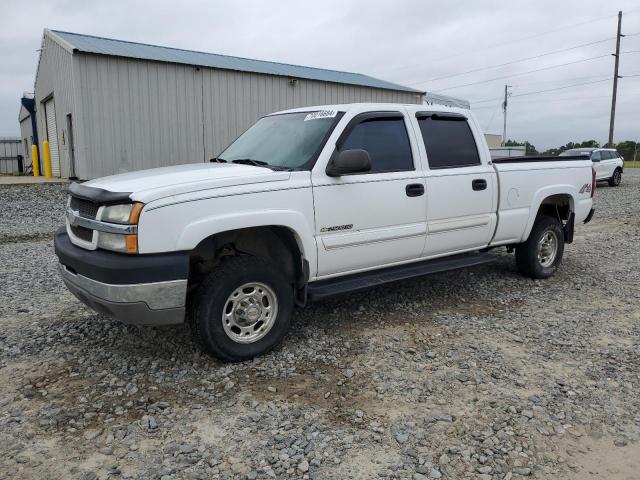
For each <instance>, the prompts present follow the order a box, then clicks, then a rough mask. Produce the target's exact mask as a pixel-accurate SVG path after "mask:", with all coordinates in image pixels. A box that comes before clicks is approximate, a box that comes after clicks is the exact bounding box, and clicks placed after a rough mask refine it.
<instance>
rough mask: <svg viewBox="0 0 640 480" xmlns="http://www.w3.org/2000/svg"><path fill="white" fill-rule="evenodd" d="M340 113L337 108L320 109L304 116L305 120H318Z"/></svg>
mask: <svg viewBox="0 0 640 480" xmlns="http://www.w3.org/2000/svg"><path fill="white" fill-rule="evenodd" d="M337 114H338V112H337V110H320V111H318V112H313V113H310V114H309V115H307V116H306V117H304V121H305V122H306V121H308V120H318V119H320V118H334V117H335V116H336V115H337Z"/></svg>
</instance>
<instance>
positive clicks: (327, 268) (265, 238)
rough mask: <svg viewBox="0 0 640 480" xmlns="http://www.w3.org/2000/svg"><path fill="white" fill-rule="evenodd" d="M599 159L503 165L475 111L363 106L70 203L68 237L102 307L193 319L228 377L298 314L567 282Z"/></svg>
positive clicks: (97, 188)
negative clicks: (435, 284)
mask: <svg viewBox="0 0 640 480" xmlns="http://www.w3.org/2000/svg"><path fill="white" fill-rule="evenodd" d="M594 188H595V178H594V173H593V169H592V163H591V160H589V159H588V158H585V157H563V158H557V157H553V158H549V157H539V158H508V159H502V160H493V161H492V160H491V157H490V155H489V150H488V148H487V145H486V143H485V140H484V136H483V134H482V132H481V130H480V128H479V126H478V123H477V121H476V120H475V118H474V117H473V115H472V114H471V113H470V112H469V111H467V110H459V109H454V108H444V107H434V106H427V105H395V104H350V105H330V106H320V107H309V108H301V109H295V110H288V111H284V112H278V113H274V114H272V115H268V116H265V117H263V118H261V119H260V120H258V121H257V123H256V124H255V125H253V126H252V127H251V128H250V129H249V130H247V131H246V132H245V133H244V134H242V135H241V136H240V137H239V138H238V139H237V140H236V141H235V142H233V143H232V144H231V145H230V146H229V147H228V148H227V149H226V150H225V151H224V152H222V153H221V154H220V155H219V157H217V158H215V159H212V160H211V162H210V163H205V164H190V165H181V166H174V167H166V168H157V169H153V170H147V171H140V172H134V173H125V174H121V175H115V176H111V177H106V178H101V179H97V180H92V181H89V182H86V183H82V184H79V183H75V184H72V185H71V187H70V196H69V200H68V208H67V215H66V228H64V229H61V230H60V231H59V232H58V233H57V234H56V238H55V248H56V254H57V256H58V257H59V261H60V272H61V275H62V278H63V279H64V281H65V283H66V285H67V286H68V288H69V289H70V290H71V291H72V292H73V293H74V294H75V295H76V296H77V297H78V298H79V299H80V300H81V301H82V302H84V303H85V304H86V305H88V306H90V307H91V308H93V309H94V310H96V311H97V312H100V313H104V314H107V315H110V316H113V317H115V318H118V319H120V320H122V321H124V322H128V323H137V324H144V325H163V324H173V323H181V322H184V321H188V322H189V323H190V324H191V328H192V331H193V333H194V337H195V339H196V340H197V342H198V343H200V344H201V345H202V347H203V348H204V349H205V350H206V351H207V352H209V353H210V354H212V355H214V356H216V357H218V358H220V359H222V360H225V361H240V360H246V359H250V358H252V357H254V356H256V355H260V354H262V353H264V352H266V351H268V350H269V349H271V348H273V347H274V346H275V345H276V344H278V342H280V341H281V340H282V338H283V337H284V336H285V334H286V332H287V330H288V328H289V324H290V319H291V316H292V311H293V308H294V306H296V305H298V306H303V305H305V303H306V302H308V301H309V300H318V299H321V298H325V297H328V296H331V295H335V294H340V293H346V292H353V291H356V290H361V289H364V288H367V287H370V286H375V285H380V284H383V283H386V282H391V281H394V280H399V279H406V278H411V277H416V276H420V275H425V274H429V273H434V272H441V271H445V270H452V269H458V268H462V267H468V266H473V265H478V264H481V263H485V262H488V261H491V260H492V259H493V256H492V255H491V254H489V253H487V251H488V250H490V249H492V248H494V247H500V246H503V247H507V249H508V250H509V251H512V250H515V254H516V262H517V265H518V267H519V269H520V271H521V272H522V273H524V274H525V275H528V276H530V277H533V278H544V277H548V276H550V275H552V274H553V273H554V272H555V271H556V269H557V268H558V266H559V264H560V262H561V259H562V254H563V250H564V245H565V243H571V241H572V240H573V230H574V224H575V223H576V222H588V221H589V220H590V219H591V217H592V215H593V208H592V197H593V193H594Z"/></svg>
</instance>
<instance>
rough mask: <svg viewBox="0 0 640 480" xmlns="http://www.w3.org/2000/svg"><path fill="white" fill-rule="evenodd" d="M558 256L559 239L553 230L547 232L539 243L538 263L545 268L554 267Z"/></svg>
mask: <svg viewBox="0 0 640 480" xmlns="http://www.w3.org/2000/svg"><path fill="white" fill-rule="evenodd" d="M557 255H558V237H557V236H556V233H555V232H554V231H553V230H547V231H546V232H544V233H543V234H542V238H540V241H539V242H538V262H540V265H542V266H543V267H544V268H547V267H550V266H551V265H553V262H554V261H555V259H556V256H557Z"/></svg>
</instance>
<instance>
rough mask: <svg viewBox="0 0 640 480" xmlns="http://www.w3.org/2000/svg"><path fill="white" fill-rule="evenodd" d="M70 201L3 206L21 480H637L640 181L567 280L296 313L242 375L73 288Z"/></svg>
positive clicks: (375, 296)
mask: <svg viewBox="0 0 640 480" xmlns="http://www.w3.org/2000/svg"><path fill="white" fill-rule="evenodd" d="M65 191H66V186H65V185H28V186H9V187H6V186H3V187H2V188H0V205H2V208H0V276H1V278H2V282H0V299H2V301H0V327H1V328H0V375H2V377H1V383H2V389H0V471H1V472H2V473H3V474H4V475H5V476H6V477H7V478H84V479H86V480H89V479H93V478H100V479H103V478H136V479H140V480H150V479H157V478H162V479H165V480H176V479H179V478H194V479H226V478H247V479H269V478H277V479H299V478H309V479H323V480H324V479H329V480H332V479H348V478H384V479H402V480H406V479H411V478H413V479H417V480H421V479H426V478H436V479H437V478H443V479H455V478H469V479H473V478H478V479H480V478H482V479H490V480H502V479H507V480H513V479H516V478H525V477H530V478H538V479H543V478H582V477H585V476H588V475H589V472H590V471H593V469H594V468H601V470H602V471H601V472H600V473H598V474H595V475H601V476H602V475H605V474H604V473H602V472H617V473H611V474H608V473H607V474H606V475H608V477H607V478H611V479H623V478H635V477H636V476H637V472H636V470H637V465H636V466H634V465H633V462H618V461H617V460H616V459H619V458H621V455H622V456H623V458H640V450H638V449H639V445H640V428H638V426H639V425H640V415H639V414H638V412H640V396H638V395H637V392H638V391H639V390H640V377H639V376H638V372H639V371H640V322H639V319H640V303H639V302H638V300H637V299H638V298H639V297H640V268H639V267H640V248H638V240H637V239H638V238H639V237H640V222H639V220H638V219H639V218H640V171H634V170H633V169H627V170H626V171H625V173H624V175H623V182H622V185H621V186H620V187H618V188H611V187H608V186H607V185H606V184H600V185H599V188H598V190H597V192H596V197H595V206H596V214H595V216H594V219H593V221H592V222H591V223H590V224H588V225H576V234H575V242H574V243H573V244H572V245H568V246H567V248H566V250H565V258H564V260H563V264H562V267H561V268H560V270H559V271H558V272H557V274H556V275H555V276H554V277H552V278H550V279H547V280H531V279H528V278H524V277H522V276H520V275H519V274H518V272H517V270H516V268H515V266H514V260H513V255H511V254H507V253H506V252H505V251H504V249H496V250H495V251H493V253H495V254H496V255H497V257H498V258H497V261H496V262H495V263H494V264H489V265H484V266H480V267H477V268H473V269H468V270H462V271H456V272H448V273H442V274H438V275H433V276H430V277H426V278H423V279H414V280H410V281H405V282H399V283H396V284H393V285H386V286H383V287H379V288H375V289H372V290H370V291H367V292H361V293H357V294H353V295H349V296H348V297H343V298H338V299H332V300H327V301H324V302H319V303H317V304H313V305H309V306H308V307H307V308H305V309H304V310H296V312H295V315H294V318H293V321H292V323H293V325H292V329H291V332H290V333H289V335H287V338H286V339H285V341H284V343H283V344H282V345H281V346H279V347H278V348H276V349H275V350H273V351H272V352H270V353H268V354H267V355H265V356H263V357H260V358H256V359H255V360H253V361H249V362H242V363H237V364H223V363H220V362H218V361H217V360H215V359H212V358H210V357H208V356H207V355H206V354H204V353H203V352H201V351H200V350H199V349H198V348H196V347H195V346H194V345H193V344H192V343H191V341H190V333H189V329H188V327H187V326H185V325H180V326H173V327H165V328H149V327H145V328H141V327H135V326H128V325H123V324H121V323H119V322H117V321H115V320H112V319H110V318H108V317H106V316H103V315H99V314H97V313H95V312H93V311H91V310H90V309H88V308H86V307H84V306H83V305H82V304H81V303H80V302H79V301H78V300H77V299H76V298H75V297H74V296H73V295H72V294H71V293H69V292H68V291H67V290H66V289H65V287H64V285H63V283H62V281H61V280H60V278H59V275H58V272H57V260H56V257H55V255H54V251H53V235H54V232H55V230H56V229H57V228H58V226H59V225H60V224H61V223H62V216H63V212H64V205H65V201H66V194H65ZM276 392H278V395H273V393H276ZM627 464H630V465H627Z"/></svg>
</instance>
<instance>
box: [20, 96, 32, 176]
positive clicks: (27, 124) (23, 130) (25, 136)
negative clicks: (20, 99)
mask: <svg viewBox="0 0 640 480" xmlns="http://www.w3.org/2000/svg"><path fill="white" fill-rule="evenodd" d="M18 120H19V121H20V139H21V140H22V150H23V152H22V154H23V155H24V166H25V168H26V167H27V166H29V165H31V145H33V129H32V128H31V116H30V115H29V112H27V110H26V109H25V108H24V107H21V108H20V115H19V116H18Z"/></svg>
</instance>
